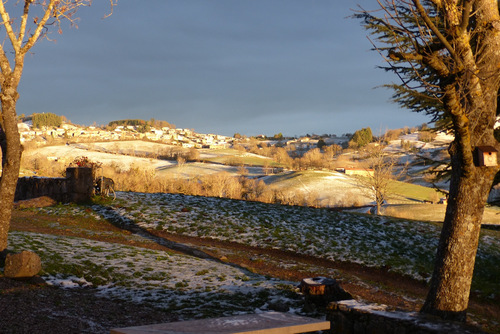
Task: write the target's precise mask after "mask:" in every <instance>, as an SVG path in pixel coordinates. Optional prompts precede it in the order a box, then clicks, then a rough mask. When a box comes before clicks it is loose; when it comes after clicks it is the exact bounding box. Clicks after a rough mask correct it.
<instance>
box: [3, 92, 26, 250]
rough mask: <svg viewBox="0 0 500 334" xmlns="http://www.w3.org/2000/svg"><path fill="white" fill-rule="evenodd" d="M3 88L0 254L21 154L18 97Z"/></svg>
mask: <svg viewBox="0 0 500 334" xmlns="http://www.w3.org/2000/svg"><path fill="white" fill-rule="evenodd" d="M5 86H6V85H3V86H2V92H1V93H0V100H1V105H2V114H1V115H2V128H3V132H4V135H5V139H6V143H5V152H3V153H4V155H5V158H4V159H2V177H1V178H0V252H1V251H3V250H5V249H6V248H7V244H8V242H7V237H8V233H9V227H10V219H11V216H12V204H13V202H14V195H15V192H16V186H17V180H18V178H19V168H20V165H21V153H22V149H21V141H20V138H19V131H18V129H17V117H16V101H17V97H18V95H17V92H16V89H14V88H12V87H5ZM9 93H10V94H9Z"/></svg>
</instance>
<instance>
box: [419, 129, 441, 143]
mask: <svg viewBox="0 0 500 334" xmlns="http://www.w3.org/2000/svg"><path fill="white" fill-rule="evenodd" d="M436 136H437V134H436V133H435V132H432V131H421V132H419V133H418V140H420V141H423V142H426V143H430V142H432V141H433V140H434V139H435V138H436Z"/></svg>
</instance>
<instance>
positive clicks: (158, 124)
mask: <svg viewBox="0 0 500 334" xmlns="http://www.w3.org/2000/svg"><path fill="white" fill-rule="evenodd" d="M117 126H137V127H154V128H160V129H161V128H171V129H175V125H174V124H171V123H169V122H167V121H161V120H155V119H154V118H152V119H151V120H149V121H145V120H143V119H122V120H117V121H111V122H109V124H108V127H117Z"/></svg>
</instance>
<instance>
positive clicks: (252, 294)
mask: <svg viewBox="0 0 500 334" xmlns="http://www.w3.org/2000/svg"><path fill="white" fill-rule="evenodd" d="M38 210H41V211H43V212H48V213H51V214H54V217H56V216H57V215H83V216H88V217H89V219H98V220H99V219H102V220H104V219H106V220H109V221H112V222H113V223H114V224H115V225H120V226H124V227H126V226H133V225H135V226H139V227H142V228H145V229H156V230H166V231H168V232H171V233H177V234H181V235H187V236H196V237H202V238H213V239H217V240H225V241H231V242H238V243H242V244H246V245H252V246H257V247H266V248H275V249H280V250H286V251H292V252H295V253H298V254H305V255H312V256H316V257H322V258H327V259H331V260H336V261H348V262H354V263H359V264H362V265H365V266H371V267H386V268H390V270H391V271H394V272H398V273H401V274H405V275H408V276H411V277H413V278H415V279H418V280H424V281H427V280H428V279H429V278H430V275H431V271H432V265H433V264H432V262H433V260H432V259H433V257H434V253H435V250H436V246H437V240H438V236H439V231H440V226H439V225H437V224H432V223H423V222H416V221H404V220H396V219H391V218H384V217H376V216H368V215H359V214H349V213H339V212H334V211H331V210H328V209H313V208H307V207H296V206H280V205H271V204H263V203H257V202H245V201H235V200H227V199H217V198H206V197H195V196H185V195H175V194H143V193H124V192H118V198H117V200H116V201H115V202H113V203H112V204H111V205H110V206H106V207H105V206H101V205H93V206H91V207H90V210H89V207H85V206H77V205H60V206H57V207H51V208H44V209H38ZM53 224H54V226H57V222H56V219H54V223H53ZM134 237H136V238H142V236H140V235H136V236H134ZM9 241H10V245H11V246H12V247H14V248H16V249H19V250H21V249H31V250H34V251H35V252H37V253H39V254H40V255H41V257H42V259H44V270H45V278H46V279H47V280H49V281H50V282H52V283H53V284H55V285H62V286H66V287H68V286H74V285H78V286H86V285H92V286H93V287H95V288H98V289H99V291H100V293H101V294H103V295H106V296H110V297H116V298H127V299H133V300H138V301H147V302H151V303H154V304H156V305H158V306H160V307H164V308H166V309H169V310H171V311H174V312H175V311H176V310H177V311H179V312H182V314H183V315H189V316H191V315H194V314H196V312H202V313H201V314H204V313H203V312H213V311H216V310H218V309H222V310H228V311H227V312H226V313H225V314H236V313H238V312H242V313H245V312H247V313H248V312H255V311H264V310H267V309H268V308H269V303H270V301H271V303H272V304H276V303H277V304H281V305H288V306H289V307H290V308H291V310H292V311H293V310H295V311H296V310H297V305H298V301H297V299H296V298H297V296H296V295H295V294H294V293H292V292H291V290H292V287H293V285H294V284H297V282H294V283H292V282H285V281H279V280H274V279H270V278H267V277H263V276H260V275H255V274H252V273H251V272H249V271H246V270H244V269H241V268H236V267H234V266H231V265H229V264H226V263H222V262H220V261H213V260H209V259H200V258H196V257H191V256H187V255H174V254H171V253H167V252H162V251H152V250H145V249H140V248H134V247H130V246H122V245H116V244H107V243H103V242H96V241H89V240H86V239H79V238H68V237H57V236H49V235H41V234H32V233H27V232H13V233H11V234H10V235H9ZM499 261H500V237H499V233H498V232H497V231H484V232H483V233H482V236H481V241H480V245H479V250H478V257H477V263H476V269H475V277H474V283H473V289H475V290H478V291H480V292H481V293H483V294H486V295H492V294H494V293H497V292H495V291H498V289H500V286H499V285H498V284H499V282H498V277H497V276H495V275H498V273H499V272H498V270H497V269H496V267H497V266H496V265H495V264H498V263H499ZM291 265H293V264H291ZM331 274H332V275H334V273H333V272H332V273H331ZM495 277H496V278H495ZM242 300H245V302H242ZM250 301H251V302H250ZM229 310H232V311H229ZM191 311H192V313H191ZM218 314H220V312H219V313H218Z"/></svg>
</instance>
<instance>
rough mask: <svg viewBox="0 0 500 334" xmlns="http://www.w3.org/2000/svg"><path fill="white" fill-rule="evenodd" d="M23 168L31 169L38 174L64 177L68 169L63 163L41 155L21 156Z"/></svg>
mask: <svg viewBox="0 0 500 334" xmlns="http://www.w3.org/2000/svg"><path fill="white" fill-rule="evenodd" d="M21 168H22V169H27V170H31V171H33V172H34V173H35V174H36V175H39V176H45V177H62V176H64V174H65V171H66V166H65V165H64V164H63V163H61V162H58V161H52V160H48V159H47V158H46V157H39V156H35V157H30V158H27V157H21Z"/></svg>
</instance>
